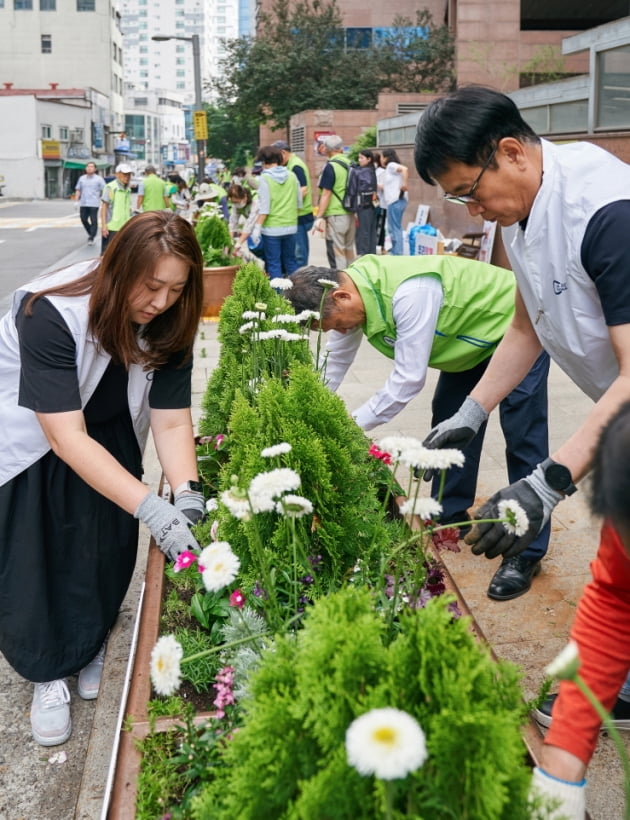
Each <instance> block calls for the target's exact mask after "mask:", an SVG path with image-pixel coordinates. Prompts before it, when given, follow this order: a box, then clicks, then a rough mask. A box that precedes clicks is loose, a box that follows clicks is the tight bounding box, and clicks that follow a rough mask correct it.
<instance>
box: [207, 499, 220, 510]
mask: <svg viewBox="0 0 630 820" xmlns="http://www.w3.org/2000/svg"><path fill="white" fill-rule="evenodd" d="M218 509H219V502H218V501H217V500H216V498H209V499H208V500H207V501H206V510H207V511H208V512H209V513H211V512H214V511H215V510H218Z"/></svg>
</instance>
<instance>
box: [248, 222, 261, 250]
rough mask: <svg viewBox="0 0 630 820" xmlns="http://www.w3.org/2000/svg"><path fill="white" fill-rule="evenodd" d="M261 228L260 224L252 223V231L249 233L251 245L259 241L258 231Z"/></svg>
mask: <svg viewBox="0 0 630 820" xmlns="http://www.w3.org/2000/svg"><path fill="white" fill-rule="evenodd" d="M261 230H262V228H261V226H260V225H254V227H253V228H252V232H251V233H250V235H249V238H250V239H251V240H252V245H257V244H258V243H259V242H260V232H261Z"/></svg>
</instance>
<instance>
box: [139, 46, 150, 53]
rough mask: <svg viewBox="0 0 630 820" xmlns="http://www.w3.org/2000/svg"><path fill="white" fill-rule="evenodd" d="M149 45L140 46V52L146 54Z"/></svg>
mask: <svg viewBox="0 0 630 820" xmlns="http://www.w3.org/2000/svg"><path fill="white" fill-rule="evenodd" d="M148 53H149V47H148V46H140V54H148Z"/></svg>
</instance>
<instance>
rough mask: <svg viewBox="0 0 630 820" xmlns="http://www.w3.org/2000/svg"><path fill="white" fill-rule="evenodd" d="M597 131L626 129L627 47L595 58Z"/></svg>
mask: <svg viewBox="0 0 630 820" xmlns="http://www.w3.org/2000/svg"><path fill="white" fill-rule="evenodd" d="M595 83H596V86H597V97H596V99H597V102H598V105H597V122H596V124H595V125H596V127H597V128H620V127H621V128H627V127H628V125H630V91H628V89H629V88H630V45H625V46H619V47H618V48H611V49H607V50H606V51H600V52H599V53H598V55H597V73H596V80H595Z"/></svg>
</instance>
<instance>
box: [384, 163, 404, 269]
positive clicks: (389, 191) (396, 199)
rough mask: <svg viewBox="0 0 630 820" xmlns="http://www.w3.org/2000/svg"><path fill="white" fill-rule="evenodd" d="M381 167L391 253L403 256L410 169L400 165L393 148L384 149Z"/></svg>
mask: <svg viewBox="0 0 630 820" xmlns="http://www.w3.org/2000/svg"><path fill="white" fill-rule="evenodd" d="M381 165H382V166H383V168H384V169H385V175H384V176H383V196H382V200H383V203H384V205H385V207H386V208H387V230H388V231H389V235H390V237H391V240H392V251H391V252H392V255H393V256H402V252H403V229H402V219H403V214H404V213H405V209H406V208H407V201H408V199H409V194H408V193H407V175H408V168H407V166H406V165H401V164H400V160H399V159H398V154H397V153H396V151H395V150H394V149H393V148H384V149H383V151H382V153H381Z"/></svg>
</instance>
